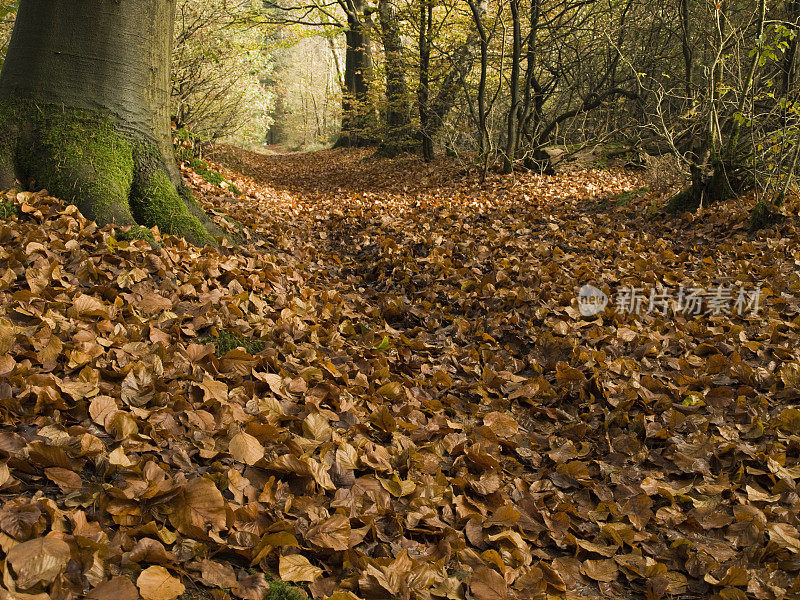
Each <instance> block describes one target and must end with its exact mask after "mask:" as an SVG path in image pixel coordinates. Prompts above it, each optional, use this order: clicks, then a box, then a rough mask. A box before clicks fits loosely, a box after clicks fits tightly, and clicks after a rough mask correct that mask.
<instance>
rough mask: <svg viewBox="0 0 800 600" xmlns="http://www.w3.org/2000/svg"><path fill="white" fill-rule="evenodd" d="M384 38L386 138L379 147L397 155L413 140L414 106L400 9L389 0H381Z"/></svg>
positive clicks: (389, 154) (382, 152)
mask: <svg viewBox="0 0 800 600" xmlns="http://www.w3.org/2000/svg"><path fill="white" fill-rule="evenodd" d="M378 15H379V17H380V25H381V42H382V43H383V53H384V55H385V57H386V129H387V131H386V139H385V140H384V142H383V143H382V144H381V147H380V149H379V152H380V154H382V155H384V156H389V157H392V156H396V155H397V154H400V153H401V152H404V151H405V150H407V149H410V148H411V146H412V144H413V137H414V136H413V135H410V134H411V131H410V125H411V114H410V112H411V110H410V106H409V98H408V86H407V85H406V79H405V71H404V69H403V40H402V38H401V37H400V25H399V24H398V21H397V11H396V10H395V8H394V6H392V4H391V2H389V0H378Z"/></svg>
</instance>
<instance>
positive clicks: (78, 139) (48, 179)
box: [0, 100, 216, 245]
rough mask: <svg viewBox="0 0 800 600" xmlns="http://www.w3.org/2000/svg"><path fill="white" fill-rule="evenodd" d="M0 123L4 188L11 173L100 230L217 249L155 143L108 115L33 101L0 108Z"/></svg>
mask: <svg viewBox="0 0 800 600" xmlns="http://www.w3.org/2000/svg"><path fill="white" fill-rule="evenodd" d="M0 123H2V125H0V183H2V184H4V185H10V183H9V182H8V181H7V179H9V177H10V175H9V174H10V173H13V174H14V176H16V178H17V179H19V181H20V182H21V183H22V184H23V186H25V187H27V188H28V189H32V190H35V189H47V190H48V191H49V192H50V193H51V194H53V195H54V196H57V197H59V198H61V199H62V200H65V201H67V202H70V203H72V204H75V205H76V206H77V207H78V208H79V209H80V210H81V212H82V213H83V214H84V216H86V217H87V218H89V219H92V220H95V221H97V222H98V224H100V225H106V224H108V223H112V224H116V225H136V224H139V225H144V226H145V227H153V226H158V228H159V229H160V230H161V231H162V232H163V233H167V234H172V235H177V236H182V237H185V238H186V239H187V240H188V241H190V242H192V243H193V244H196V245H204V244H207V243H208V244H215V243H216V241H215V239H214V238H213V237H212V235H211V234H210V233H209V230H211V229H212V228H213V224H211V221H210V220H209V219H208V217H207V216H205V214H204V213H203V211H202V210H201V209H200V207H199V206H197V203H196V202H195V201H194V198H192V197H191V192H190V191H189V190H188V189H186V190H185V191H183V190H182V192H183V193H179V190H178V189H177V187H176V185H175V184H174V183H173V182H172V181H171V179H170V177H169V175H168V170H167V168H166V163H165V160H166V158H165V157H163V156H161V154H160V152H159V151H158V150H157V146H156V144H155V143H153V142H152V141H151V140H147V139H141V137H140V136H137V135H136V134H130V133H126V132H125V131H124V130H122V129H121V128H119V127H117V126H115V124H114V122H113V121H112V120H111V119H110V118H107V117H106V116H105V115H102V114H93V113H91V112H89V111H84V110H76V109H66V108H63V107H61V106H56V105H53V104H48V103H45V102H36V101H34V100H24V101H20V100H17V101H8V100H4V101H0ZM11 183H13V179H12V182H11ZM181 185H182V186H183V184H182V182H181ZM183 187H185V186H183ZM198 215H202V216H203V217H205V218H204V219H203V221H202V222H201V218H200V217H199V216H198Z"/></svg>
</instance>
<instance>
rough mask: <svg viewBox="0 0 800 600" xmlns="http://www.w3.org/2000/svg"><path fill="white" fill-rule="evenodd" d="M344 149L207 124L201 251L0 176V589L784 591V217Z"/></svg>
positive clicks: (794, 255) (787, 452)
mask: <svg viewBox="0 0 800 600" xmlns="http://www.w3.org/2000/svg"><path fill="white" fill-rule="evenodd" d="M368 156H369V155H368V153H366V152H360V151H359V152H348V151H332V152H322V153H316V154H311V155H287V156H276V157H270V156H261V155H257V154H251V153H246V152H242V151H233V150H231V149H224V148H223V149H218V150H217V151H216V152H215V153H214V155H213V156H212V160H216V161H219V162H221V163H224V164H225V165H226V166H227V167H228V168H229V169H231V170H228V169H227V168H223V167H219V168H220V169H221V170H222V171H223V174H224V175H225V177H226V178H227V179H228V180H229V181H231V182H232V183H234V184H235V185H236V187H237V188H238V189H239V190H241V191H242V192H243V194H242V195H241V196H238V197H234V196H232V195H231V194H229V193H227V192H226V191H225V190H224V189H222V188H221V187H220V186H214V185H211V184H208V183H206V182H204V181H203V180H202V178H201V177H199V176H198V175H196V174H194V173H193V172H190V171H188V170H187V171H186V176H187V178H188V180H189V181H190V182H191V183H192V184H193V186H194V187H195V190H196V192H197V193H198V195H199V197H200V199H201V202H202V203H203V205H204V208H206V209H207V210H209V212H210V213H212V214H213V215H214V216H215V219H216V220H217V222H218V223H219V224H220V225H221V226H222V227H224V228H226V229H228V230H229V231H230V232H232V233H236V234H237V235H238V236H239V240H240V243H239V244H237V245H236V246H234V247H232V246H226V247H223V248H222V249H221V250H219V251H218V250H215V249H212V248H206V249H202V250H200V249H197V248H194V247H192V246H189V245H187V244H186V243H185V242H183V241H182V240H177V239H174V238H170V237H165V238H164V239H160V240H159V241H160V244H161V247H157V248H153V247H151V246H150V245H149V244H147V243H146V242H141V241H135V242H125V241H120V239H118V238H119V235H118V234H117V233H115V232H114V231H112V230H110V229H103V230H98V229H97V227H96V226H95V225H94V224H92V223H89V222H87V221H86V220H85V219H83V218H82V217H81V216H80V215H79V214H78V212H77V210H76V209H75V208H74V207H67V206H64V205H63V204H62V203H60V202H59V201H57V200H54V199H51V198H48V197H46V196H45V195H43V194H39V195H33V194H28V193H23V194H19V195H16V194H10V195H9V199H10V200H11V202H12V203H16V204H19V205H20V210H21V213H20V215H19V216H18V217H13V216H12V217H8V218H5V219H3V220H0V257H1V258H0V260H1V261H2V262H1V263H0V264H2V269H0V419H2V427H0V498H1V499H2V502H3V505H2V508H0V551H2V554H1V555H0V556H2V559H3V563H2V564H3V572H2V581H0V584H1V585H2V586H3V587H5V588H7V589H8V590H10V592H13V593H15V595H12V594H9V593H6V592H1V591H0V598H37V599H41V600H45V599H46V598H53V599H62V598H64V599H68V598H77V597H81V596H83V595H85V594H88V597H90V598H95V599H96V600H107V599H108V600H111V599H113V600H128V599H129V598H130V599H133V598H137V597H142V598H144V599H145V600H171V599H172V598H175V597H177V596H179V595H181V594H185V596H184V597H185V598H206V597H214V598H218V599H223V598H229V597H235V598H241V599H245V600H247V599H259V600H261V599H262V598H264V595H265V593H266V594H270V595H269V596H267V597H270V598H279V597H287V596H286V594H288V593H296V592H287V591H286V590H284V589H283V588H282V587H281V586H280V585H279V584H278V583H276V582H275V581H274V580H273V581H271V582H270V580H271V579H272V577H273V576H274V577H279V578H281V579H283V580H284V581H287V582H293V583H295V584H297V585H299V586H300V588H301V589H302V590H304V592H306V593H308V594H309V595H311V596H313V597H315V598H328V597H330V598H334V599H336V600H345V599H355V598H363V599H383V598H399V599H411V598H414V599H429V598H430V599H436V598H452V599H460V598H463V599H469V598H474V599H476V600H500V599H503V598H520V599H522V598H537V599H539V598H540V599H547V598H648V599H659V598H687V599H688V598H711V597H717V598H724V599H726V600H727V599H737V598H758V599H762V598H763V599H777V598H792V597H796V596H797V595H798V594H800V579H798V574H799V573H800V531H799V528H800V518H799V516H800V497H798V488H797V483H798V480H800V437H799V436H798V433H800V409H798V407H797V406H796V405H797V404H798V399H799V398H800V350H798V344H797V339H798V327H800V276H799V275H798V264H800V263H799V262H798V260H799V259H800V250H799V248H800V244H798V242H799V241H800V233H798V230H797V228H796V225H795V223H794V222H786V223H784V224H783V225H781V226H780V228H779V229H777V228H776V229H773V230H771V231H769V232H767V234H760V235H757V236H750V235H749V234H747V206H746V205H745V203H742V204H732V205H729V206H727V207H725V209H724V210H713V211H706V212H705V213H702V214H700V215H696V216H693V217H690V216H688V215H687V216H685V217H677V218H667V217H666V216H664V215H660V214H658V213H657V212H656V211H655V210H654V208H653V204H652V199H651V198H648V197H647V195H646V194H640V193H638V192H637V191H636V190H638V189H639V188H641V185H642V183H641V181H639V180H638V179H637V176H636V175H635V174H632V173H623V172H613V171H595V172H585V173H570V174H565V175H558V176H554V177H536V176H532V175H518V176H517V177H516V178H514V179H510V178H501V177H499V176H494V175H490V177H489V178H488V179H487V181H486V182H484V183H481V182H480V179H479V178H478V177H476V176H475V175H474V174H469V173H464V172H463V171H462V170H461V169H460V168H459V167H458V165H455V164H451V163H445V162H440V163H435V164H433V165H430V166H426V165H424V164H423V163H421V162H419V161H418V160H416V159H413V158H404V159H397V160H393V161H383V160H372V159H369V157H368ZM587 283H591V284H594V285H595V286H597V287H598V288H600V289H601V290H603V291H604V292H605V293H606V294H607V295H608V296H609V297H611V298H612V300H611V303H610V304H609V306H608V308H607V309H606V310H605V312H603V313H601V314H599V315H597V316H594V317H584V316H582V315H581V313H580V311H579V306H578V304H577V298H576V294H577V291H578V289H579V288H580V287H581V286H582V285H584V284H587ZM720 285H725V286H731V287H732V288H734V289H735V290H740V289H746V290H755V289H759V288H760V290H761V297H760V305H759V307H758V310H757V311H755V314H754V311H753V310H747V311H743V314H737V313H736V312H735V311H711V312H710V313H709V314H702V315H696V316H695V315H691V314H686V313H685V312H681V311H680V310H674V309H679V308H680V307H678V306H674V305H673V306H672V307H671V308H672V309H673V310H668V311H667V314H666V315H665V314H663V313H662V312H660V311H658V310H657V311H653V312H650V313H648V312H647V309H648V302H649V298H647V299H646V300H645V301H644V303H643V306H642V310H640V311H631V312H629V311H627V310H624V309H623V307H617V306H616V299H617V297H619V295H620V293H621V290H623V289H624V288H626V287H633V288H641V289H643V290H645V291H644V292H643V294H645V295H649V293H650V289H651V288H656V289H657V290H659V291H660V292H662V293H663V292H664V291H665V290H664V288H670V289H671V290H673V291H675V290H677V289H678V288H680V287H684V288H685V289H694V288H698V289H705V290H716V289H718V288H719V286H720ZM706 307H707V306H704V308H706ZM751 308H752V307H751ZM715 312H716V313H717V314H715ZM265 573H266V574H267V575H266V576H265ZM269 573H271V574H272V575H271V576H270V575H269ZM268 590H269V591H268ZM23 594H28V596H25V595H23Z"/></svg>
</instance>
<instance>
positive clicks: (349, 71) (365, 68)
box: [336, 0, 372, 147]
mask: <svg viewBox="0 0 800 600" xmlns="http://www.w3.org/2000/svg"><path fill="white" fill-rule="evenodd" d="M340 4H341V5H342V7H343V8H344V9H345V13H346V14H347V31H345V40H346V51H345V62H344V89H343V90H342V132H341V135H340V137H339V140H338V141H337V142H336V147H358V146H366V145H370V144H371V143H372V140H371V137H370V135H369V132H368V131H367V125H368V123H369V111H368V106H367V105H368V95H369V80H370V74H371V71H372V56H371V52H370V35H369V25H368V23H367V22H366V15H365V14H364V2H363V0H347V1H346V2H340Z"/></svg>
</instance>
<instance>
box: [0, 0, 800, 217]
mask: <svg viewBox="0 0 800 600" xmlns="http://www.w3.org/2000/svg"><path fill="white" fill-rule="evenodd" d="M6 5H8V6H10V7H11V10H12V12H13V6H12V5H13V3H11V5H9V4H8V3H6V4H4V5H0V6H6ZM2 18H3V13H2V12H0V29H1V28H2V23H3V21H2ZM177 32H178V34H177V41H176V46H175V52H174V56H175V64H174V68H173V80H172V81H173V85H172V94H173V103H172V115H173V117H174V118H175V119H176V121H177V122H178V123H179V124H181V125H183V124H186V125H188V126H189V127H190V128H191V129H193V130H194V131H195V132H196V133H200V134H203V135H204V136H206V137H207V138H211V139H215V138H218V137H222V136H231V135H233V136H238V138H239V139H247V140H250V141H256V140H258V139H262V137H263V136H264V134H266V133H267V130H268V129H269V131H270V139H272V140H274V141H283V142H286V141H288V140H291V141H290V143H291V144H292V145H294V146H297V145H301V144H314V143H325V142H327V141H328V140H330V139H331V133H332V132H333V131H338V135H337V138H338V142H337V143H338V145H342V146H360V145H373V144H375V145H377V146H378V147H379V151H380V153H381V154H383V155H385V156H394V155H396V154H398V153H401V152H405V151H409V150H411V151H418V152H420V153H421V154H422V156H423V157H424V158H425V159H426V160H431V159H433V158H434V155H435V153H436V152H442V151H445V152H448V153H452V154H465V155H473V153H474V155H476V156H477V157H478V158H479V161H478V162H480V164H482V165H483V166H484V168H489V167H491V166H493V165H498V166H500V167H501V168H502V169H503V170H504V171H505V172H512V171H513V170H515V169H519V168H529V169H541V168H545V167H546V166H547V161H546V159H544V157H545V156H546V153H543V150H544V149H547V147H548V146H554V145H558V146H567V147H572V146H574V145H579V144H583V143H586V142H588V141H603V142H613V143H616V144H619V145H620V147H621V148H622V149H623V151H624V150H625V149H629V150H631V151H632V152H634V153H636V152H651V153H652V152H655V153H661V154H671V155H672V156H674V157H675V160H676V163H677V164H678V165H679V166H680V168H681V169H683V170H684V171H685V173H686V176H687V178H688V180H689V181H690V185H689V186H687V189H686V190H684V191H683V192H682V193H681V194H679V195H678V196H676V198H675V199H674V200H673V202H672V204H671V206H672V208H674V209H677V210H683V209H687V208H688V209H691V208H693V207H696V206H699V205H700V204H709V203H713V202H718V201H721V200H724V199H725V198H728V197H730V196H732V195H735V194H738V193H740V192H741V191H744V190H756V192H757V195H758V198H759V208H758V211H759V215H760V217H759V218H762V219H767V220H769V219H770V218H772V215H774V213H775V211H776V210H777V209H778V208H779V207H780V204H781V202H782V201H783V199H784V198H785V197H786V195H787V194H788V193H789V191H790V190H792V189H793V188H794V184H793V182H794V181H795V180H794V174H795V173H796V172H797V170H798V164H799V163H800V151H798V148H800V144H798V140H800V65H799V64H798V63H800V52H798V44H800V35H799V32H800V0H773V1H771V2H767V1H766V0H665V1H664V2H658V3H654V2H652V0H436V1H434V0H228V1H226V2H216V1H213V2H200V1H199V0H179V1H178V28H177ZM337 103H338V104H340V109H339V110H335V106H334V105H335V104H337ZM272 118H274V119H275V120H276V121H277V122H276V123H275V124H274V127H271V128H270V127H269V125H270V119H272Z"/></svg>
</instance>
